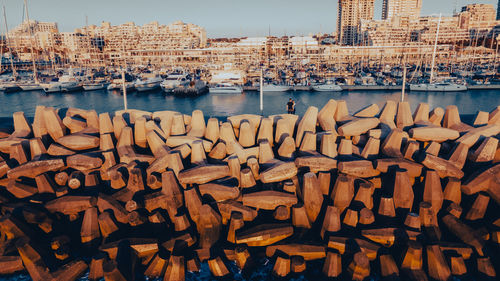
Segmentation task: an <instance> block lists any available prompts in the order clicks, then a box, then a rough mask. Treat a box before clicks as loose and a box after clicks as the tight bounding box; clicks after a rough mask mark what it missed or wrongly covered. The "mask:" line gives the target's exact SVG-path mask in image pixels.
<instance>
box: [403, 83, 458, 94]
mask: <svg viewBox="0 0 500 281" xmlns="http://www.w3.org/2000/svg"><path fill="white" fill-rule="evenodd" d="M410 91H413V92H462V91H467V86H465V85H458V84H450V85H434V84H413V85H410Z"/></svg>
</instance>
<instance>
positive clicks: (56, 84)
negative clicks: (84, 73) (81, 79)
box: [40, 75, 82, 93]
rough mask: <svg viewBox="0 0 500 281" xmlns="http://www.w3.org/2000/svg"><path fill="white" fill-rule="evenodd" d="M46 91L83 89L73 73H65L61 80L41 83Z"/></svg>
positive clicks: (56, 91)
mask: <svg viewBox="0 0 500 281" xmlns="http://www.w3.org/2000/svg"><path fill="white" fill-rule="evenodd" d="M40 85H41V86H42V87H43V90H44V91H45V93H58V92H73V91H78V90H81V89H82V86H81V85H80V84H79V83H78V81H77V80H76V79H75V77H73V76H72V75H63V76H61V77H60V78H59V81H53V82H49V83H42V84H40Z"/></svg>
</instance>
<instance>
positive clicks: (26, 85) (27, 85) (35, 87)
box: [17, 0, 43, 91]
mask: <svg viewBox="0 0 500 281" xmlns="http://www.w3.org/2000/svg"><path fill="white" fill-rule="evenodd" d="M24 8H25V12H26V19H27V20H28V29H29V33H30V45H31V61H32V63H33V80H24V81H20V82H19V83H17V86H18V87H19V88H21V90H23V91H39V90H42V89H43V88H42V86H41V85H40V84H39V83H38V77H37V70H36V59H35V51H34V46H33V31H32V30H31V26H30V16H29V13H28V4H27V3H26V0H24Z"/></svg>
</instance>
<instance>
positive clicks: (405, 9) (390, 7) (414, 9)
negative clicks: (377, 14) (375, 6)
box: [382, 0, 422, 20]
mask: <svg viewBox="0 0 500 281" xmlns="http://www.w3.org/2000/svg"><path fill="white" fill-rule="evenodd" d="M421 9H422V0H384V2H383V4H382V19H383V20H392V19H393V18H394V17H401V18H409V19H416V18H418V17H420V10H421Z"/></svg>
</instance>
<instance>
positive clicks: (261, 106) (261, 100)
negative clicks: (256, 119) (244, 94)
mask: <svg viewBox="0 0 500 281" xmlns="http://www.w3.org/2000/svg"><path fill="white" fill-rule="evenodd" d="M263 71H264V70H263V69H262V68H261V69H260V92H259V96H260V115H264V91H263V89H262V86H263V82H262V73H263Z"/></svg>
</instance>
